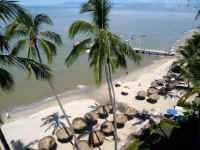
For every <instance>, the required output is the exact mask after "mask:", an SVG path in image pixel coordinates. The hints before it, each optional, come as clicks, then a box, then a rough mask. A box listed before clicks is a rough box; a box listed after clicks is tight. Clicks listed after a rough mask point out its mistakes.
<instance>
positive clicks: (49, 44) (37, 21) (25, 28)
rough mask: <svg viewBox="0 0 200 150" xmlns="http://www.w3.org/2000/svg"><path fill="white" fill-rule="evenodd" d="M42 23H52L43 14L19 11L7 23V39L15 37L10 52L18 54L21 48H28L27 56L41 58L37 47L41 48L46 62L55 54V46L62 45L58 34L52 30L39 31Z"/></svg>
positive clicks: (50, 61) (50, 60) (49, 61)
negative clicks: (17, 14) (11, 20)
mask: <svg viewBox="0 0 200 150" xmlns="http://www.w3.org/2000/svg"><path fill="white" fill-rule="evenodd" d="M43 24H47V25H52V24H53V23H52V21H51V19H50V18H49V17H48V16H47V15H45V14H38V15H36V16H33V15H31V14H30V13H20V15H19V16H18V17H17V18H16V19H15V21H14V22H13V23H11V24H10V25H8V27H7V29H6V35H7V37H8V38H9V39H13V38H16V37H17V40H16V43H15V44H14V46H13V49H12V54H13V55H18V53H19V52H20V51H21V50H23V49H28V54H27V56H28V58H32V59H36V58H37V59H41V58H40V57H41V56H40V52H39V49H41V50H43V52H44V54H45V55H46V57H47V60H48V63H52V60H53V58H54V56H56V51H57V46H60V45H62V40H61V37H60V35H59V34H57V33H55V32H52V31H41V28H42V27H41V26H42V25H43Z"/></svg>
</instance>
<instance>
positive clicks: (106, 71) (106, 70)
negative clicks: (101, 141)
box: [105, 64, 118, 150]
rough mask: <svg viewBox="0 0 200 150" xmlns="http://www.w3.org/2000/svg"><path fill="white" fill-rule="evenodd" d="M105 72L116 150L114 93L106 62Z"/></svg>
mask: <svg viewBox="0 0 200 150" xmlns="http://www.w3.org/2000/svg"><path fill="white" fill-rule="evenodd" d="M105 73H106V81H107V84H108V91H109V97H110V103H111V105H112V108H113V120H114V139H115V150H117V143H118V136H117V122H116V108H115V102H114V101H113V95H114V93H113V92H112V87H111V82H110V75H109V67H108V64H106V65H105Z"/></svg>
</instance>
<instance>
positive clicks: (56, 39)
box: [40, 31, 62, 45]
mask: <svg viewBox="0 0 200 150" xmlns="http://www.w3.org/2000/svg"><path fill="white" fill-rule="evenodd" d="M40 35H42V36H44V37H45V38H48V39H50V40H52V41H53V42H54V43H56V44H57V45H62V39H61V37H60V35H59V34H57V33H55V32H51V31H41V32H40Z"/></svg>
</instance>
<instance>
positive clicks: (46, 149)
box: [38, 136, 56, 150]
mask: <svg viewBox="0 0 200 150" xmlns="http://www.w3.org/2000/svg"><path fill="white" fill-rule="evenodd" d="M55 145H56V140H55V138H54V137H52V136H46V137H43V138H42V139H41V140H40V141H39V144H38V148H39V150H51V149H53V147H54V146H55Z"/></svg>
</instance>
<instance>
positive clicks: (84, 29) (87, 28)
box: [69, 21, 97, 39]
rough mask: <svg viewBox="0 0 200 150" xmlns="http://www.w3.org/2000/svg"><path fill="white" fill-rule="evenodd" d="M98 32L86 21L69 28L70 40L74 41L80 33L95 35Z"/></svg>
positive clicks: (76, 22)
mask: <svg viewBox="0 0 200 150" xmlns="http://www.w3.org/2000/svg"><path fill="white" fill-rule="evenodd" d="M96 30H97V29H96V28H95V27H94V26H93V25H92V24H90V23H88V22H86V21H75V22H74V23H73V24H72V25H71V26H70V28H69V38H70V39H74V37H75V36H76V35H77V34H79V33H85V34H87V33H92V34H93V33H95V32H96Z"/></svg>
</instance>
